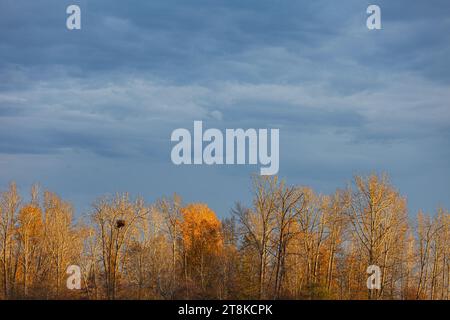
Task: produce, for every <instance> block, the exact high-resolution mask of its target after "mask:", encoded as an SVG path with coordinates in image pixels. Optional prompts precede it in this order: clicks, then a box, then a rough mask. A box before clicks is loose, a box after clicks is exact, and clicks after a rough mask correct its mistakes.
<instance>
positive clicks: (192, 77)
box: [0, 0, 450, 215]
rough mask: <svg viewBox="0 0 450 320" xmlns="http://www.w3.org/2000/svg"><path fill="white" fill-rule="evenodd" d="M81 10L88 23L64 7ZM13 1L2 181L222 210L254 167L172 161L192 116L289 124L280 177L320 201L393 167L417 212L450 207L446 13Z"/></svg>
mask: <svg viewBox="0 0 450 320" xmlns="http://www.w3.org/2000/svg"><path fill="white" fill-rule="evenodd" d="M72 3H77V4H79V5H80V7H81V9H82V30H80V31H68V30H67V29H66V28H65V18H66V15H65V8H66V7H67V5H69V4H72ZM368 4H369V3H368V2H367V3H365V2H364V1H363V2H361V1H356V0H348V1H342V2H339V3H337V2H335V1H314V2H312V1H308V2H299V1H281V2H279V3H278V2H273V1H240V2H235V1H225V0H221V1H220V0H215V1H206V0H203V1H202V0H195V1H189V2H187V1H145V2H144V1H143V2H136V3H133V4H131V3H129V2H126V1H89V0H84V1H70V2H69V1H50V0H46V1H39V2H29V1H23V0H16V1H12V0H11V1H3V2H2V4H0V137H1V139H0V168H1V169H0V182H1V184H2V185H5V184H6V183H7V182H8V181H9V180H11V179H14V180H17V181H18V182H19V183H20V184H22V185H24V186H28V185H29V184H31V183H32V182H33V181H37V180H40V181H42V182H43V183H45V186H47V187H49V188H53V189H57V190H59V191H60V192H61V193H62V194H63V195H64V196H67V197H70V198H71V199H72V200H73V201H74V202H75V204H76V206H77V208H78V209H79V210H80V211H83V210H86V209H87V208H88V205H89V202H90V201H92V200H93V199H94V198H95V197H96V196H98V195H100V194H103V193H109V192H114V191H121V190H128V191H131V192H133V193H142V194H143V195H144V196H146V197H147V198H149V199H153V198H155V197H159V196H161V195H163V194H167V193H171V192H174V191H176V192H179V193H181V194H182V195H184V196H185V197H186V198H187V200H189V201H206V202H209V203H210V204H211V206H212V207H213V208H214V209H216V210H217V211H218V212H219V213H220V214H221V215H226V214H227V212H228V208H229V207H230V206H231V205H232V202H233V201H234V200H243V201H248V200H249V186H250V184H249V176H248V175H249V174H250V173H251V172H254V171H256V168H253V167H239V168H236V167H174V166H173V165H172V164H171V162H170V148H171V144H170V133H171V132H172V130H174V129H176V128H179V127H187V128H191V127H192V124H193V120H203V121H204V123H205V125H206V126H209V127H218V128H236V127H244V128H246V127H247V128H248V127H252V128H266V127H275V128H280V139H281V141H280V142H281V150H280V152H281V155H280V156H281V159H280V160H281V166H280V175H281V176H282V177H287V178H288V181H289V182H290V183H299V184H309V185H312V186H314V187H316V188H318V189H319V190H320V191H322V192H332V191H333V190H334V189H335V188H336V187H341V186H343V185H344V184H345V182H346V181H347V180H348V179H349V178H350V177H351V176H352V174H354V173H370V172H372V171H387V172H389V173H390V174H391V176H392V180H393V182H394V183H395V184H396V185H397V186H398V187H399V188H400V191H401V192H402V193H404V194H406V195H407V196H408V199H409V202H410V208H411V211H416V210H418V209H419V208H420V207H423V208H424V209H426V210H432V209H433V208H434V207H435V206H437V205H439V204H442V205H447V206H449V205H450V202H449V197H448V190H449V187H450V182H449V181H450V168H449V166H448V163H449V162H448V159H449V155H450V152H449V151H448V150H450V148H449V147H450V143H449V138H450V105H449V101H450V90H449V89H450V65H449V64H450V61H449V59H448V56H449V54H450V35H449V33H448V30H449V29H450V19H449V15H448V14H449V13H450V4H449V3H448V1H435V2H433V4H429V3H426V2H422V3H415V4H412V3H410V1H396V2H395V3H393V2H392V1H380V3H379V5H380V6H381V8H382V19H383V20H382V24H383V29H382V30H381V31H369V30H367V28H366V27H365V19H366V13H365V9H366V8H367V6H368Z"/></svg>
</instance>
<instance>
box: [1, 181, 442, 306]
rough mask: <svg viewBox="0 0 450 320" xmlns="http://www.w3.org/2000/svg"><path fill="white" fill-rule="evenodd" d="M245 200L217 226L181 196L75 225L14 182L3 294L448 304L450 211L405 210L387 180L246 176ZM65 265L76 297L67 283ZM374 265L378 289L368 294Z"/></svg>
mask: <svg viewBox="0 0 450 320" xmlns="http://www.w3.org/2000/svg"><path fill="white" fill-rule="evenodd" d="M252 192H253V200H252V203H251V204H248V205H244V204H242V203H240V202H236V203H235V204H234V206H233V207H232V209H231V213H230V214H229V215H226V214H225V216H227V217H226V218H223V219H221V220H220V219H219V218H218V216H217V215H216V213H215V212H214V211H213V210H211V209H210V208H209V207H208V205H207V204H205V203H183V201H182V198H181V197H180V196H179V195H177V194H174V195H173V196H171V197H164V198H161V199H159V200H157V201H156V202H155V203H145V201H144V200H143V198H141V197H135V198H134V197H132V196H131V195H129V194H128V193H121V194H115V195H112V196H111V195H110V196H103V197H101V198H98V199H97V200H95V201H94V202H93V204H92V207H91V209H90V212H89V213H88V214H86V215H84V216H81V217H79V218H78V219H76V218H75V214H74V209H73V206H72V205H71V203H70V202H68V201H66V200H63V199H61V197H60V196H58V195H57V194H56V193H54V192H51V191H48V190H40V187H39V186H38V185H34V186H33V187H32V188H31V191H30V197H29V199H30V200H29V201H24V200H23V199H24V198H23V197H22V195H21V194H20V193H19V191H18V188H17V186H16V184H15V183H14V182H11V183H10V184H9V186H7V187H6V188H5V189H4V190H3V191H1V193H0V280H1V283H0V298H2V299H447V300H448V299H449V296H450V285H449V278H450V245H449V244H450V215H449V212H448V211H447V210H446V209H444V208H438V209H437V211H436V212H434V213H431V214H429V213H424V212H418V213H414V214H412V213H411V214H408V212H407V202H406V198H405V197H404V196H402V195H401V194H400V193H399V191H398V190H397V189H396V188H395V187H394V186H393V185H392V184H391V182H390V181H389V178H388V176H387V175H375V174H372V175H369V176H365V177H363V176H355V177H354V179H353V180H352V183H350V184H349V185H348V186H347V187H345V188H342V189H339V190H336V192H335V193H334V194H330V195H322V194H318V193H316V192H315V191H314V190H312V189H311V188H309V187H306V186H295V185H289V184H287V183H286V182H285V181H283V180H280V179H278V178H277V177H268V176H254V177H252ZM230 201H232V200H230ZM231 203H232V202H231ZM231 203H230V204H231ZM72 265H76V266H79V268H80V270H81V288H80V289H79V290H69V289H68V287H67V286H66V280H67V277H68V275H67V273H66V271H67V268H68V267H69V266H72ZM370 265H376V266H379V267H380V270H381V287H380V289H377V290H368V289H367V286H366V281H367V277H368V274H367V273H366V270H367V267H368V266H370Z"/></svg>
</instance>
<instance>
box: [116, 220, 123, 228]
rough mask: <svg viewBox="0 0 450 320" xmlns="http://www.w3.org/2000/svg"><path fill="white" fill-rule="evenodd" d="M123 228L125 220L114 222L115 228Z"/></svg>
mask: <svg viewBox="0 0 450 320" xmlns="http://www.w3.org/2000/svg"><path fill="white" fill-rule="evenodd" d="M123 227H125V220H117V221H116V228H117V229H120V228H123Z"/></svg>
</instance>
